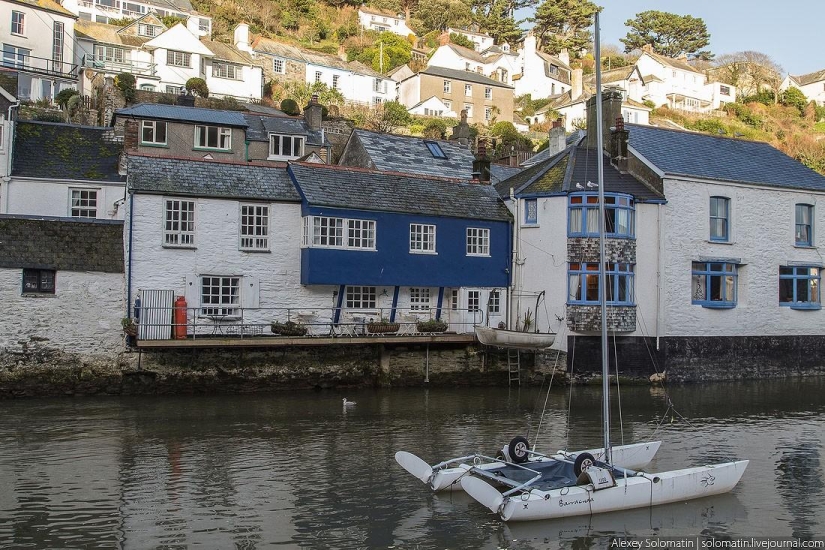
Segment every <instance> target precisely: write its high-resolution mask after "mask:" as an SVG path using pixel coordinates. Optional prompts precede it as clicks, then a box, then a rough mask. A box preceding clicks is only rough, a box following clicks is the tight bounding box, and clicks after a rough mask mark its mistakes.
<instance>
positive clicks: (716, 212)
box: [710, 197, 730, 242]
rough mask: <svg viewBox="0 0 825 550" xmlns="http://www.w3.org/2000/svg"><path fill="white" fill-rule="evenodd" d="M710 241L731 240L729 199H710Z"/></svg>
mask: <svg viewBox="0 0 825 550" xmlns="http://www.w3.org/2000/svg"><path fill="white" fill-rule="evenodd" d="M710 240H712V241H719V242H728V241H729V240H730V199H729V198H727V197H711V198H710Z"/></svg>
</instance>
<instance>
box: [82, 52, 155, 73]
mask: <svg viewBox="0 0 825 550" xmlns="http://www.w3.org/2000/svg"><path fill="white" fill-rule="evenodd" d="M83 66H84V67H88V68H90V69H97V70H99V71H112V72H116V73H132V74H135V75H141V76H155V75H156V74H157V64H156V63H149V62H148V61H132V60H124V61H115V60H112V59H106V58H105V57H102V56H99V55H92V54H87V55H84V56H83Z"/></svg>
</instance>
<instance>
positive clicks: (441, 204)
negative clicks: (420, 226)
mask: <svg viewBox="0 0 825 550" xmlns="http://www.w3.org/2000/svg"><path fill="white" fill-rule="evenodd" d="M289 170H290V172H291V173H292V174H293V177H294V179H295V181H296V183H297V185H298V187H299V188H300V189H301V193H302V194H303V195H304V196H305V197H306V201H307V203H308V204H309V205H310V206H327V207H334V208H348V209H353V210H369V211H379V212H400V213H406V214H416V215H422V216H441V217H449V218H470V219H476V220H493V221H509V220H511V219H512V217H511V215H510V211H509V210H508V209H507V207H506V206H505V204H504V203H503V202H502V201H501V200H500V199H499V197H498V193H496V190H495V188H493V187H492V186H491V185H487V184H479V183H469V182H466V181H458V180H453V179H446V178H431V177H421V176H415V175H409V174H399V173H387V172H378V171H374V170H365V169H363V168H351V167H345V166H329V165H321V164H304V163H295V162H290V163H289ZM343 190H346V192H342V191H343Z"/></svg>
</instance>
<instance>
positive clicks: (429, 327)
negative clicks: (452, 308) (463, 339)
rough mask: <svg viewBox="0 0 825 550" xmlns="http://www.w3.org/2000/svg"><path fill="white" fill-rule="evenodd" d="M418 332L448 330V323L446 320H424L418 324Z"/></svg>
mask: <svg viewBox="0 0 825 550" xmlns="http://www.w3.org/2000/svg"><path fill="white" fill-rule="evenodd" d="M416 328H417V329H418V332H446V331H447V323H445V322H444V321H422V322H420V323H418V325H416Z"/></svg>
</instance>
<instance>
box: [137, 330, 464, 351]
mask: <svg viewBox="0 0 825 550" xmlns="http://www.w3.org/2000/svg"><path fill="white" fill-rule="evenodd" d="M476 341H477V340H476V337H475V334H473V333H470V334H455V333H433V334H413V335H403V336H391V335H375V336H335V337H330V336H298V337H288V336H247V337H244V338H240V337H232V338H228V337H222V336H221V337H198V338H186V339H180V340H138V342H137V347H138V348H139V349H160V348H165V349H170V348H171V349H174V348H178V349H183V348H284V347H297V346H302V347H314V346H363V345H372V344H393V345H415V344H472V343H474V342H476Z"/></svg>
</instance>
